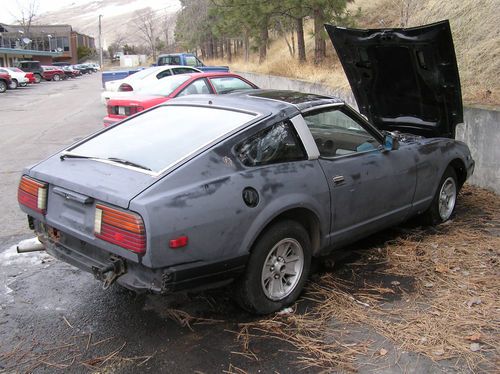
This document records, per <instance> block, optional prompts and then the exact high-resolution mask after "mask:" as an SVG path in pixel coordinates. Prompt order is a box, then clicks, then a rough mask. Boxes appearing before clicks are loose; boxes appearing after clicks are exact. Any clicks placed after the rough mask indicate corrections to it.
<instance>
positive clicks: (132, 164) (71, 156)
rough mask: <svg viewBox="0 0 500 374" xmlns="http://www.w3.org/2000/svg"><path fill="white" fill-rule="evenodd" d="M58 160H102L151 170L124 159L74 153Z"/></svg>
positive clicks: (66, 154) (64, 155)
mask: <svg viewBox="0 0 500 374" xmlns="http://www.w3.org/2000/svg"><path fill="white" fill-rule="evenodd" d="M59 158H60V159H61V160H64V159H66V158H81V159H86V160H101V161H103V160H109V161H113V162H116V163H119V164H123V165H128V166H133V167H136V168H139V169H144V170H148V171H151V169H150V168H148V167H147V166H144V165H141V164H136V163H135V162H132V161H128V160H124V159H122V158H118V157H108V158H100V157H92V156H85V155H78V154H74V153H64V154H62V155H61V156H59Z"/></svg>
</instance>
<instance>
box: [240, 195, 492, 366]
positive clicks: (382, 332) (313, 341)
mask: <svg viewBox="0 0 500 374" xmlns="http://www.w3.org/2000/svg"><path fill="white" fill-rule="evenodd" d="M499 222H500V199H499V198H498V196H497V195H495V194H493V193H490V192H487V191H485V190H482V189H479V188H473V187H470V186H467V187H465V188H464V190H463V191H462V193H461V195H460V200H459V205H458V207H457V211H456V214H455V216H454V217H453V219H452V220H451V221H449V222H447V223H445V224H443V225H440V226H438V227H436V228H422V227H420V226H417V225H416V224H415V223H412V222H410V223H408V224H407V225H405V226H403V227H400V228H397V229H393V230H389V231H386V232H384V233H382V234H379V235H377V236H374V237H372V238H370V239H368V240H367V241H364V244H363V246H368V249H362V250H359V251H357V252H354V255H355V256H356V255H357V258H355V259H354V261H353V259H351V260H348V262H347V263H346V264H344V265H342V266H340V268H339V270H334V271H333V272H326V273H324V274H322V275H320V276H319V279H317V280H315V281H313V282H311V283H310V284H309V286H308V289H307V292H306V295H305V297H304V299H306V300H308V301H309V302H310V301H312V305H310V306H309V307H308V308H307V310H306V311H305V312H303V313H297V308H295V310H294V311H293V312H291V313H288V314H284V315H279V314H277V315H275V316H273V317H271V318H267V319H263V320H259V321H255V322H251V323H246V324H241V325H240V327H241V332H240V335H239V338H240V339H241V340H242V341H243V342H244V344H243V345H242V347H243V350H246V351H248V352H249V353H251V347H252V344H251V339H252V338H253V337H259V338H262V337H271V338H275V339H282V340H285V341H287V342H289V343H291V344H292V345H293V346H294V347H295V348H296V350H297V363H298V364H299V365H300V366H301V367H316V368H318V369H331V368H333V367H335V368H340V369H345V370H350V371H355V370H358V369H360V367H361V366H362V365H363V364H362V363H363V362H366V357H365V356H367V355H369V356H371V357H381V356H385V355H387V353H388V350H387V349H385V348H380V347H379V346H377V345H375V344H373V343H374V340H376V339H374V338H373V336H374V335H377V336H379V337H382V338H383V339H386V340H387V341H388V342H389V343H390V345H391V346H393V347H395V349H397V350H399V351H400V352H405V353H406V352H413V353H416V354H418V355H419V356H422V357H423V358H424V359H427V360H430V361H432V362H433V364H434V365H436V366H437V367H438V368H443V367H448V366H450V362H453V367H454V368H460V369H459V370H458V371H464V370H466V371H468V370H470V371H491V372H493V371H494V370H495V368H496V367H497V366H496V365H497V364H498V360H499V355H498V347H499V346H500V308H499V304H498V300H499V296H500V295H499V260H500V235H499V234H500V231H499V230H498V228H499ZM351 249H352V247H351ZM353 326H354V328H358V329H359V328H362V329H365V330H366V331H365V333H362V334H354V336H353V334H352V333H351V331H352V328H353ZM353 339H354V340H353ZM372 361H373V360H372ZM370 365H374V368H377V364H376V363H375V364H374V363H373V362H371V363H370Z"/></svg>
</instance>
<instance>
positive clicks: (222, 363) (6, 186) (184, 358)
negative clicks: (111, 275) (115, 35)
mask: <svg viewBox="0 0 500 374" xmlns="http://www.w3.org/2000/svg"><path fill="white" fill-rule="evenodd" d="M100 89H101V88H100V74H93V75H91V76H83V77H81V78H78V79H75V80H68V81H62V82H43V83H41V84H38V85H35V86H30V87H28V88H22V89H18V90H15V91H8V92H7V93H6V94H3V95H1V96H0V108H1V110H0V141H1V147H0V149H1V151H2V153H1V157H0V173H1V179H0V204H1V207H2V208H1V211H2V218H1V223H2V224H1V225H0V353H4V354H5V352H11V351H14V353H13V354H11V355H10V356H1V355H0V372H2V368H3V367H4V368H7V369H6V370H7V372H10V371H13V370H16V369H17V370H20V371H24V370H29V369H30V368H35V371H37V372H38V371H42V372H45V371H46V372H53V371H54V370H56V369H62V368H64V367H65V365H67V364H70V363H71V357H73V356H76V357H75V359H74V360H73V361H74V362H73V365H72V366H71V368H72V372H79V371H81V372H88V371H89V368H90V370H92V367H94V366H95V367H97V366H98V365H101V364H102V361H103V360H104V359H102V358H101V360H100V361H99V357H107V356H109V355H110V354H112V353H113V352H114V351H116V350H117V349H120V348H121V349H120V350H119V352H117V353H116V354H115V355H114V356H113V360H111V359H110V360H107V361H106V362H105V363H104V364H102V365H101V366H104V367H108V368H110V369H109V370H114V369H112V368H115V369H116V368H117V367H119V371H120V372H128V371H130V372H134V371H136V365H137V364H138V363H140V362H143V361H145V360H147V359H148V358H149V357H151V358H150V359H149V360H147V362H145V363H144V364H143V365H141V370H151V371H152V372H158V371H157V369H158V368H160V367H161V368H162V370H163V372H181V371H184V372H193V371H196V370H197V371H199V372H207V373H208V372H222V371H224V370H232V369H230V367H233V366H231V365H234V366H235V367H236V366H244V367H245V368H246V369H247V370H250V371H253V372H256V371H258V370H264V368H265V371H268V370H270V371H273V370H274V369H277V370H278V369H279V372H281V373H284V372H294V371H295V368H294V367H293V366H292V364H289V362H291V360H289V359H288V357H287V355H280V356H281V357H276V355H277V349H278V345H277V344H276V343H273V342H269V343H267V344H266V345H263V352H262V353H263V354H262V357H261V360H260V361H253V362H250V363H246V362H245V363H244V365H243V364H242V360H245V359H244V358H243V357H240V356H239V355H237V354H233V355H231V353H230V352H231V351H239V349H240V348H239V346H240V344H239V343H238V342H237V341H236V340H235V334H234V333H232V332H228V331H226V330H236V328H237V327H236V325H237V323H238V322H242V321H245V320H248V319H249V318H250V316H249V315H247V314H245V313H243V312H241V311H240V310H239V309H238V308H237V307H236V306H235V305H234V304H233V302H232V301H231V300H230V299H229V297H228V293H227V291H226V290H222V291H216V292H213V293H207V294H202V295H194V296H185V295H184V296H183V295H176V296H175V297H170V298H159V297H155V296H150V295H142V296H135V295H133V294H130V293H128V292H120V291H119V290H108V291H103V290H102V289H101V285H100V284H99V282H97V281H95V280H94V279H93V277H92V276H91V275H90V274H85V273H81V272H80V271H78V270H77V269H75V268H73V267H71V266H69V265H66V264H64V263H61V262H58V261H55V260H52V259H51V258H50V257H49V256H48V255H46V254H44V253H43V252H42V253H32V254H23V255H17V254H16V253H15V247H14V245H15V244H16V243H18V242H19V241H20V240H21V239H26V238H30V237H32V236H33V233H32V232H31V231H30V230H29V229H28V227H27V221H26V217H25V215H24V214H22V213H21V211H20V210H19V208H18V205H17V197H16V195H17V184H18V181H19V177H20V175H21V172H22V169H23V167H25V166H27V165H30V164H33V163H35V162H37V161H39V160H41V159H43V158H44V157H46V156H48V155H50V154H52V153H54V152H56V151H58V150H59V149H61V148H62V147H64V146H66V145H68V144H70V143H71V142H73V141H76V140H78V139H80V138H81V137H83V136H85V135H88V134H89V133H92V132H93V131H96V130H98V129H100V128H101V126H102V118H103V116H104V113H105V108H104V106H103V105H102V104H101V103H100V101H99V93H100V92H101V91H100ZM180 307H182V309H183V310H184V311H187V312H188V313H191V314H193V315H194V314H196V315H198V316H201V315H210V318H211V319H214V316H215V317H216V316H219V317H221V318H220V319H221V320H223V321H222V322H221V321H205V324H201V325H192V326H191V325H190V326H187V325H186V324H187V323H189V318H188V317H187V318H186V316H184V315H182V314H177V312H176V310H177V309H179V308H180ZM184 307H185V308H184ZM176 319H177V322H176ZM192 323H193V322H191V324H192ZM182 324H184V325H185V326H184V327H183V326H182ZM191 329H192V330H193V331H192V330H191ZM105 339H108V340H105ZM103 340H105V341H104V342H101V343H100V341H103ZM87 343H88V346H87ZM94 344H95V345H94ZM68 345H69V348H68V347H67V350H65V348H61V350H60V351H57V350H52V351H51V349H53V348H54V347H61V346H63V347H64V346H68ZM14 348H15V349H16V350H15V349H14ZM70 348H71V349H70ZM27 351H29V353H27ZM51 353H56V355H52V356H50V354H51ZM6 357H7V358H6ZM117 357H120V358H123V359H120V360H116V358H117ZM134 357H139V358H134ZM18 358H19V360H18V361H17V359H18ZM68 358H69V360H67V361H64V362H62V363H61V364H59V367H58V366H54V365H56V364H55V363H57V362H60V361H61V360H64V359H68ZM131 358H132V359H131ZM245 361H246V360H245ZM82 362H83V363H82ZM85 365H87V366H85ZM95 367H94V369H95Z"/></svg>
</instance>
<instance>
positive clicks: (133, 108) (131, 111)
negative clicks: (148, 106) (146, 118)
mask: <svg viewBox="0 0 500 374" xmlns="http://www.w3.org/2000/svg"><path fill="white" fill-rule="evenodd" d="M127 109H128V110H127ZM143 110H144V108H143V107H142V106H131V107H127V108H125V114H126V115H127V116H131V115H132V114H136V113H138V112H142V111H143Z"/></svg>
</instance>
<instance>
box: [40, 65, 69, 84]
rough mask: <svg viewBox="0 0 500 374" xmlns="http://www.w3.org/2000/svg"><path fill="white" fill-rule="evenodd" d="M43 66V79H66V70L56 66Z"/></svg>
mask: <svg viewBox="0 0 500 374" xmlns="http://www.w3.org/2000/svg"><path fill="white" fill-rule="evenodd" d="M42 68H43V74H42V76H43V79H45V80H46V81H56V82H57V81H60V80H61V79H66V74H64V71H63V70H62V69H60V68H58V67H56V66H46V65H42Z"/></svg>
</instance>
